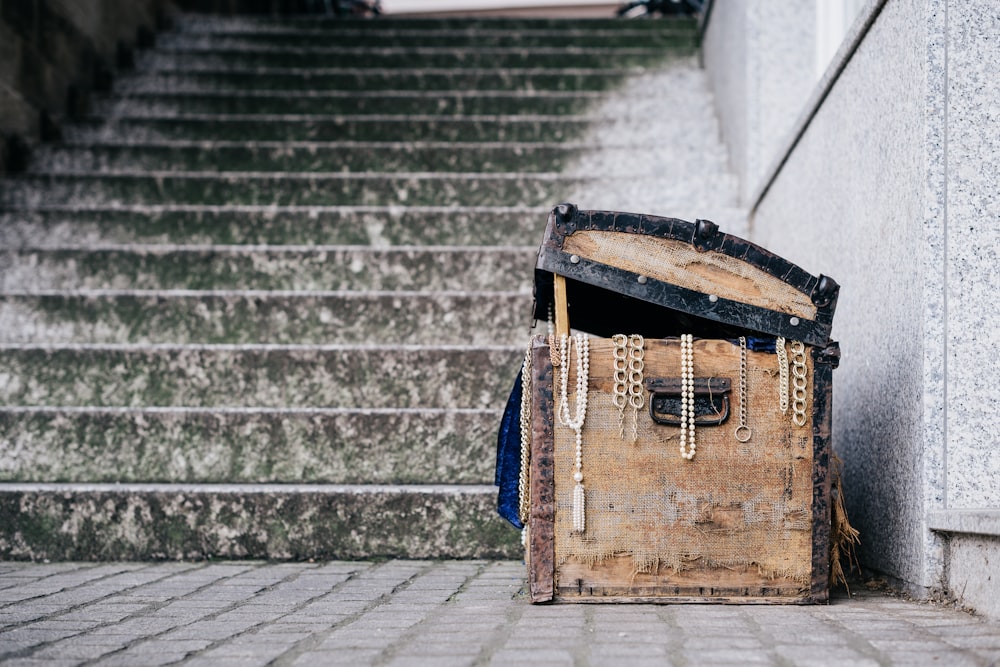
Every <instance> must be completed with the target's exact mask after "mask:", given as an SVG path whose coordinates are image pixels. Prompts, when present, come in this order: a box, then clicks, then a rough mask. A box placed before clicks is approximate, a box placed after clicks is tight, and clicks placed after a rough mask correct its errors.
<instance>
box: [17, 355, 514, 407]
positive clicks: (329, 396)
mask: <svg viewBox="0 0 1000 667" xmlns="http://www.w3.org/2000/svg"><path fill="white" fill-rule="evenodd" d="M522 355H523V350H521V346H520V345H518V346H499V345H493V346H488V345H483V344H479V345H473V344H467V345H402V344H398V343H383V344H377V345H368V344H365V345H329V344H328V345H307V344H289V345H262V344H239V345H236V344H210V345H178V344H105V345H98V344H93V345H89V344H79V343H74V344H53V345H36V344H0V367H2V368H3V369H4V375H3V377H2V380H3V382H2V384H0V405H94V406H115V405H119V406H140V405H158V406H204V407H210V406H219V407H224V406H264V407H280V406H290V407H292V406H294V407H325V406H340V407H354V408H364V407H401V408H419V407H439V408H446V407H453V408H487V407H494V408H495V407H498V406H500V405H503V402H504V399H505V398H506V394H507V393H508V392H509V390H510V378H509V377H507V376H508V375H509V373H507V372H503V371H504V370H505V369H515V370H516V369H517V366H518V364H519V363H520V358H521V356H522Z"/></svg>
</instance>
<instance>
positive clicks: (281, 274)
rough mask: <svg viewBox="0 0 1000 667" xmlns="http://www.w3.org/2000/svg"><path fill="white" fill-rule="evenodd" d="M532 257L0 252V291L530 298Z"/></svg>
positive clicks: (306, 250)
mask: <svg viewBox="0 0 1000 667" xmlns="http://www.w3.org/2000/svg"><path fill="white" fill-rule="evenodd" d="M534 250H535V248H532V247H531V246H515V247H511V246H485V247H482V248H479V247H469V246H393V247H391V248H372V247H364V246H351V245H338V246H315V247H308V246H287V247H282V246H260V245H253V246H240V245H226V246H173V245H165V246H161V247H157V246H155V245H131V246H130V245H119V246H117V247H106V248H99V247H94V246H89V247H87V248H81V249H73V248H66V249H59V250H56V249H48V250H21V251H2V250H0V291H5V292H14V291H25V292H30V293H34V294H44V293H45V292H46V291H47V290H49V291H50V290H77V291H78V290H90V291H91V293H92V294H93V290H99V289H108V290H111V289H113V290H159V291H165V292H167V291H173V290H216V291H218V290H243V291H247V290H256V291H260V290H270V291H282V290H305V291H312V292H315V293H316V294H315V296H323V295H325V296H331V295H336V294H335V293H336V292H343V291H350V290H362V289H366V290H371V291H376V292H388V291H406V290H432V291H436V292H448V291H471V292H475V291H501V292H502V291H512V290H520V291H530V285H531V271H532V269H533V267H534V261H535V259H534ZM177 295H178V296H180V294H177ZM220 296H226V295H220Z"/></svg>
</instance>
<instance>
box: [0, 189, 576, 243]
mask: <svg viewBox="0 0 1000 667" xmlns="http://www.w3.org/2000/svg"><path fill="white" fill-rule="evenodd" d="M559 201H561V199H559V198H553V199H551V200H550V201H548V202H546V205H544V206H527V207H519V206H455V207H448V206H408V207H403V206H384V205H382V206H379V205H376V206H304V207H299V206H291V207H274V206H269V205H256V206H238V205H233V206H223V205H188V204H180V205H174V204H168V205H131V204H130V205H112V206H108V205H87V204H83V203H80V204H72V205H53V204H50V203H43V204H41V205H40V206H38V207H37V208H34V209H32V210H30V211H29V210H10V209H7V210H4V209H3V208H0V246H2V247H6V248H26V249H44V248H51V247H71V246H72V247H81V248H87V247H103V246H105V245H106V244H108V243H142V244H160V243H163V244H206V245H212V244H220V245H231V244H250V245H316V246H322V245H357V246H367V245H370V246H373V247H378V248H390V247H395V246H401V245H424V244H426V245H442V244H456V245H468V244H480V245H483V246H490V245H513V244H518V245H519V244H528V243H532V244H537V242H538V239H539V238H541V233H542V230H543V229H544V227H545V219H546V217H547V216H548V211H549V210H550V209H551V207H552V206H554V205H555V204H557V203H559ZM536 247H537V246H536Z"/></svg>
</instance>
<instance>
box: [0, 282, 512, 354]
mask: <svg viewBox="0 0 1000 667" xmlns="http://www.w3.org/2000/svg"><path fill="white" fill-rule="evenodd" d="M530 311H531V296H530V292H529V291H528V290H527V289H526V290H523V291H522V292H513V293H511V292H474V293H432V292H412V291H411V292H394V293H384V292H374V293H369V292H355V293H349V294H344V293H340V294H321V293H310V292H256V293H254V292H250V293H247V292H231V293H218V292H179V291H173V292H171V291H153V290H151V291H149V292H146V293H139V294H137V293H124V292H118V293H113V292H107V291H103V292H93V293H89V294H86V293H84V294H81V293H54V294H24V295H18V294H12V293H7V294H0V342H2V343H24V344H27V343H49V344H56V343H85V344H86V343H95V344H104V343H152V344H158V343H174V344H257V343H266V344H293V343H294V344H330V343H336V344H362V343H371V342H376V341H378V342H382V343H388V342H391V341H399V342H401V343H404V344H408V345H412V344H424V345H460V344H470V343H482V344H508V345H514V344H517V343H519V342H521V341H522V339H523V338H524V331H523V327H522V325H523V323H524V321H525V319H526V318H528V317H530V315H529V314H530Z"/></svg>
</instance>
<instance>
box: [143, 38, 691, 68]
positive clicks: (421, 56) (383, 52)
mask: <svg viewBox="0 0 1000 667" xmlns="http://www.w3.org/2000/svg"><path fill="white" fill-rule="evenodd" d="M692 52H693V49H692V48H691V47H690V46H683V47H674V46H655V47H638V48H635V47H618V48H604V47H603V46H599V45H598V44H597V43H592V44H590V45H589V46H584V47H575V46H565V47H564V46H562V45H558V46H542V47H527V48H526V47H482V46H473V47H456V46H446V47H438V46H418V47H365V46H349V47H341V46H323V47H320V46H317V47H310V48H300V47H262V46H256V47H253V48H251V49H239V48H235V49H234V48H230V49H225V48H221V47H212V48H209V49H192V50H189V49H184V50H175V49H163V48H157V49H154V50H151V51H146V52H143V53H142V54H141V55H140V57H139V59H138V63H137V66H138V67H139V69H140V70H141V71H143V72H188V71H199V70H219V71H225V70H228V69H238V70H242V69H249V68H279V67H280V68H296V69H297V68H302V69H305V70H307V71H308V70H311V69H316V70H324V69H329V68H353V67H357V68H372V69H381V68H385V69H393V68H398V67H405V68H413V67H427V68H454V67H462V68H484V67H496V68H526V67H532V68H538V69H555V70H558V69H562V68H566V67H580V68H593V69H604V68H609V69H618V68H622V67H631V66H645V67H651V66H656V65H658V64H659V63H661V62H662V61H664V60H667V59H669V58H670V57H672V56H677V55H689V54H691V53H692Z"/></svg>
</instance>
